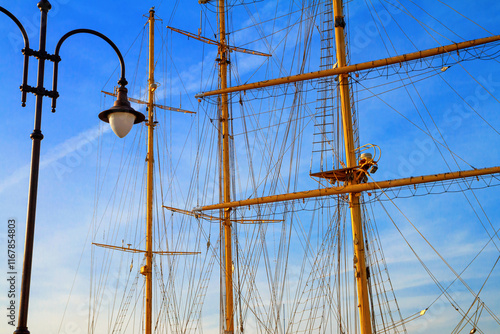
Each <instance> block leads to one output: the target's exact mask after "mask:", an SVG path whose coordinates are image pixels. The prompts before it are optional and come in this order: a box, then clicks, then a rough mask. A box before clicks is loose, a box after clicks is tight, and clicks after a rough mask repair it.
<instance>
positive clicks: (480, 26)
mask: <svg viewBox="0 0 500 334" xmlns="http://www.w3.org/2000/svg"><path fill="white" fill-rule="evenodd" d="M437 1H438V2H440V3H442V4H443V5H445V6H446V7H448V8H450V9H451V10H453V11H454V12H455V13H457V14H458V15H460V16H462V17H463V18H465V19H466V20H469V21H471V22H472V23H474V24H475V25H477V26H478V27H479V28H481V29H483V30H484V31H486V32H487V33H489V34H491V35H493V33H492V32H491V31H489V30H488V29H486V28H485V27H483V26H482V25H480V24H479V23H477V22H476V21H474V20H471V19H470V18H468V17H467V16H465V15H464V14H462V13H460V12H459V11H458V10H456V9H455V8H453V7H451V6H450V5H448V4H446V3H444V2H443V1H441V0H437Z"/></svg>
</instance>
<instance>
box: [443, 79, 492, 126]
mask: <svg viewBox="0 0 500 334" xmlns="http://www.w3.org/2000/svg"><path fill="white" fill-rule="evenodd" d="M435 71H436V73H439V71H438V70H435ZM440 77H441V79H442V80H443V81H444V82H445V83H446V84H447V85H448V87H450V89H451V90H452V91H453V92H454V93H455V94H456V95H457V96H458V97H459V98H460V99H461V100H462V101H463V102H464V103H465V104H466V105H467V106H468V107H469V108H470V109H471V110H472V111H474V112H475V113H476V115H477V116H479V118H481V119H482V120H483V121H484V122H485V123H486V124H487V125H488V126H489V127H490V128H491V129H492V130H493V131H495V132H496V133H497V134H499V135H500V132H499V131H498V130H497V129H495V127H493V125H491V124H490V123H489V122H488V121H487V120H486V119H485V118H484V117H483V116H482V115H481V114H479V112H478V111H477V110H476V109H475V108H474V107H473V106H471V105H470V103H469V102H467V100H466V99H465V98H463V97H462V96H461V95H460V94H459V93H458V92H457V91H456V89H455V88H453V86H451V84H450V83H449V82H448V81H447V80H446V79H445V78H444V77H443V76H440ZM483 88H484V87H483Z"/></svg>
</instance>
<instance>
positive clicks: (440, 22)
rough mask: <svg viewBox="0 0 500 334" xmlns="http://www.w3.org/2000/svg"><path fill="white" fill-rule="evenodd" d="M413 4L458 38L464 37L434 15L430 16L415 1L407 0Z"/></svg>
mask: <svg viewBox="0 0 500 334" xmlns="http://www.w3.org/2000/svg"><path fill="white" fill-rule="evenodd" d="M409 1H410V2H411V3H412V4H413V5H414V6H416V7H418V8H419V9H420V10H421V11H423V12H424V13H425V14H427V15H428V16H429V17H430V18H432V19H434V20H435V21H436V22H437V23H438V24H440V25H442V26H443V27H445V28H446V29H447V30H449V31H450V32H451V33H452V34H454V35H455V36H457V37H458V38H460V39H464V38H463V37H462V36H460V35H458V34H457V33H456V32H455V30H453V29H450V28H449V27H448V26H446V25H445V24H444V23H443V22H442V21H440V20H438V19H436V18H435V17H434V16H432V15H431V14H430V13H429V12H428V11H426V10H425V9H424V8H422V7H421V6H419V5H418V4H417V3H415V2H414V1H412V0H409Z"/></svg>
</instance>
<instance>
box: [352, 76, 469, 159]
mask: <svg viewBox="0 0 500 334" xmlns="http://www.w3.org/2000/svg"><path fill="white" fill-rule="evenodd" d="M353 80H354V81H356V83H358V84H359V85H361V86H362V87H364V88H365V89H366V90H367V91H368V92H369V93H371V94H372V95H373V96H374V97H376V98H378V99H379V100H380V101H381V102H382V103H384V104H385V105H386V106H388V107H389V108H390V109H392V110H394V111H395V112H396V113H397V114H398V115H400V116H401V117H403V118H404V119H405V120H407V121H408V122H409V123H410V124H412V125H413V126H415V127H416V128H417V129H418V130H420V131H421V132H423V133H424V134H425V135H427V136H428V137H430V138H431V139H432V140H433V141H434V142H435V143H437V144H439V145H441V146H443V147H445V148H446V146H445V145H444V144H442V143H441V142H439V141H438V140H436V138H434V137H433V136H432V134H430V133H427V132H425V130H424V129H422V128H421V127H420V126H418V125H417V124H415V123H414V122H413V121H411V120H410V119H409V118H408V117H406V116H405V115H403V114H402V113H401V112H399V111H398V110H397V109H396V108H394V107H393V106H391V105H390V104H389V103H388V102H386V101H385V100H383V99H382V98H381V97H379V96H378V95H377V94H375V93H373V92H372V91H371V90H370V89H369V88H368V87H365V86H364V85H363V84H362V83H361V82H359V81H358V80H356V79H354V78H353ZM449 153H450V154H451V155H452V156H455V157H457V158H458V159H459V160H461V161H463V162H464V163H465V164H467V165H468V166H470V167H472V168H474V166H472V165H471V164H469V163H468V162H467V161H465V160H464V159H463V158H462V157H460V156H459V155H457V154H455V153H454V152H452V151H449Z"/></svg>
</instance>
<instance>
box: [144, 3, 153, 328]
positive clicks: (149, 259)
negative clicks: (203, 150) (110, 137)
mask: <svg viewBox="0 0 500 334" xmlns="http://www.w3.org/2000/svg"><path fill="white" fill-rule="evenodd" d="M154 15H155V11H154V9H153V8H151V9H150V11H149V20H148V22H149V79H148V122H147V126H148V152H147V157H146V160H147V162H148V172H147V200H146V224H147V228H146V266H145V270H144V271H143V275H144V276H145V279H146V297H145V303H146V314H145V319H144V321H145V333H146V334H151V333H152V331H151V325H152V313H153V310H152V308H153V164H154V151H153V144H154V141H153V132H154V125H155V123H154V91H155V89H156V84H155V79H154V71H155V68H154V63H155V60H154V42H155V41H154V33H155V18H154Z"/></svg>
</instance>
